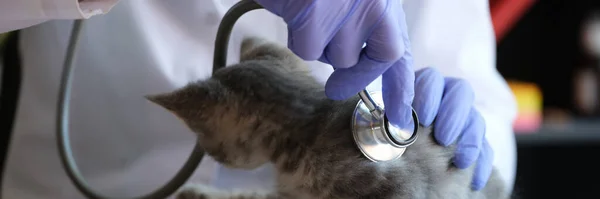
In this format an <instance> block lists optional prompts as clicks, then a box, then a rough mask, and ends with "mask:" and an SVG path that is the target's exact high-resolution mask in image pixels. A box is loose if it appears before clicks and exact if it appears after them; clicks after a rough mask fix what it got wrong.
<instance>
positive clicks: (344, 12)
mask: <svg viewBox="0 0 600 199" xmlns="http://www.w3.org/2000/svg"><path fill="white" fill-rule="evenodd" d="M289 2H291V4H305V2H310V1H289ZM328 3H330V2H328V1H312V2H311V4H312V5H310V6H306V7H307V9H306V10H302V12H301V13H295V14H291V13H290V16H294V17H292V19H289V20H286V23H287V24H288V48H289V49H290V50H291V51H292V52H294V53H295V54H296V55H298V57H300V58H302V59H304V60H308V61H313V60H317V59H319V58H320V57H321V55H322V54H323V52H324V50H325V47H326V46H327V44H328V43H329V42H330V41H331V39H332V36H333V35H334V34H335V33H336V32H338V31H339V29H340V27H341V26H340V25H341V24H343V23H341V24H340V25H332V24H327V23H330V22H332V21H339V22H345V20H344V19H346V18H347V17H348V16H352V15H356V14H355V13H354V12H355V11H356V10H355V6H356V5H357V4H358V3H360V1H340V2H339V3H338V4H337V5H336V9H339V10H336V12H330V11H328V10H327V9H329V7H328V6H327V5H328ZM287 6H290V7H297V6H296V5H294V6H292V5H287ZM317 16H318V17H317ZM283 18H284V19H287V18H289V17H286V16H283Z"/></svg>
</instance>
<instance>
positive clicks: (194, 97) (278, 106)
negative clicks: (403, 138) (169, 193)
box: [147, 37, 508, 199]
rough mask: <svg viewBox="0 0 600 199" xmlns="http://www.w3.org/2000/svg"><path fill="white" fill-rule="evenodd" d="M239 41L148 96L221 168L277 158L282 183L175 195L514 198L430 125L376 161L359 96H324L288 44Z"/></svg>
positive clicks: (200, 188)
mask: <svg viewBox="0 0 600 199" xmlns="http://www.w3.org/2000/svg"><path fill="white" fill-rule="evenodd" d="M241 49H242V56H241V59H240V63H238V64H235V65H231V66H229V67H227V68H223V69H221V70H219V71H217V72H216V73H215V74H214V75H213V76H212V77H211V78H209V79H207V80H201V81H197V82H193V83H189V84H188V85H187V86H185V87H183V88H180V89H177V90H175V91H173V92H169V93H164V94H158V95H152V96H147V98H148V99H149V100H150V101H152V102H154V103H156V104H158V105H160V106H162V107H164V108H165V109H167V110H169V111H170V112H172V113H173V114H174V115H175V116H176V117H178V118H179V119H181V120H183V121H184V123H185V124H186V125H187V126H188V127H189V128H190V129H191V130H192V131H194V132H195V133H197V135H198V136H200V137H201V139H200V140H201V141H200V142H201V143H200V144H201V145H202V146H203V147H204V149H205V150H206V153H207V154H208V155H210V156H212V157H213V158H214V159H215V160H216V161H218V162H219V163H221V164H223V165H224V166H227V167H231V168H238V169H254V168H257V167H259V166H262V165H264V164H266V163H273V164H274V165H275V168H276V169H277V171H276V172H277V179H276V180H277V186H276V187H273V190H241V191H226V190H219V189H215V188H212V187H210V186H207V185H200V184H190V185H187V186H185V187H184V188H182V189H181V190H180V191H179V192H178V194H177V197H178V198H179V199H292V198H293V199H338V198H339V199H393V198H394V199H395V198H399V199H400V198H402V199H404V198H407V199H408V198H410V199H441V198H444V199H503V198H508V194H507V193H505V188H504V187H503V183H502V180H501V179H500V176H499V175H498V173H497V172H496V171H495V170H494V172H493V173H492V175H491V179H490V180H489V182H488V184H487V186H486V187H485V188H484V189H483V190H481V191H472V190H471V188H470V184H471V179H472V174H473V167H474V166H472V167H471V168H467V169H464V170H461V169H457V168H456V167H455V166H454V165H453V164H452V162H451V159H452V156H453V155H454V153H453V151H454V146H450V147H443V146H441V145H438V144H437V143H436V142H435V140H434V139H433V137H432V136H433V134H432V129H431V128H428V127H421V128H420V129H421V130H420V132H419V133H420V138H419V139H418V140H417V142H416V143H415V144H414V145H412V146H410V147H409V148H408V149H407V151H406V152H405V153H404V155H403V156H402V157H401V158H400V159H398V160H395V161H391V162H384V163H375V162H371V161H370V160H368V159H366V158H365V157H363V155H362V154H361V152H360V151H359V149H358V148H357V147H356V145H355V143H354V140H353V137H352V133H351V117H352V112H353V110H354V107H355V105H356V103H357V102H358V100H359V98H358V96H354V97H352V98H350V99H347V100H342V101H334V100H330V99H328V98H327V97H326V96H325V93H324V87H323V85H322V84H320V83H318V82H317V81H316V80H315V79H314V78H313V77H312V76H311V75H310V70H309V68H308V67H307V66H306V65H305V63H304V62H303V61H302V60H301V59H299V58H298V57H297V56H295V55H294V54H293V53H292V52H291V51H290V50H289V49H287V48H285V47H283V46H279V45H277V44H274V43H272V42H269V41H267V40H263V39H261V38H253V37H252V38H247V39H246V40H244V42H243V44H242V48H241ZM257 183H260V182H257Z"/></svg>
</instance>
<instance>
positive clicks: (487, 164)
mask: <svg viewBox="0 0 600 199" xmlns="http://www.w3.org/2000/svg"><path fill="white" fill-rule="evenodd" d="M415 76H416V81H415V92H416V94H415V99H414V103H413V107H414V108H415V111H416V112H417V114H418V116H419V121H420V123H421V124H422V125H424V126H430V125H431V123H432V122H433V120H434V119H435V124H434V129H435V132H434V137H435V139H436V140H437V142H438V143H439V144H441V145H443V146H448V145H450V144H453V143H456V147H457V148H456V152H455V157H454V160H453V162H454V164H455V165H456V166H457V167H458V168H461V169H464V168H467V167H469V166H471V165H472V164H473V163H476V165H475V176H474V177H473V181H472V188H473V189H474V190H480V189H481V188H483V187H484V186H485V184H486V183H487V181H488V179H489V177H490V175H491V173H492V160H493V158H494V154H493V151H492V148H491V147H490V145H489V144H488V143H487V139H485V130H486V129H485V121H484V120H483V118H482V117H481V115H480V114H479V112H477V110H475V108H474V107H473V102H474V94H473V90H472V88H471V86H470V85H469V83H468V82H466V81H464V80H461V79H457V78H450V77H446V78H444V77H443V76H442V75H441V74H440V73H439V72H438V71H437V70H435V69H433V68H425V69H421V70H419V71H417V72H416V75H415Z"/></svg>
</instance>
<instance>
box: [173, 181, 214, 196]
mask: <svg viewBox="0 0 600 199" xmlns="http://www.w3.org/2000/svg"><path fill="white" fill-rule="evenodd" d="M223 196H224V193H223V192H222V191H220V190H218V189H216V188H213V187H210V186H207V185H201V184H188V185H185V186H184V187H182V188H181V189H180V190H179V192H178V193H177V199H220V198H224V197H223Z"/></svg>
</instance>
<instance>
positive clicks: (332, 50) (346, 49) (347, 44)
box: [323, 29, 364, 69]
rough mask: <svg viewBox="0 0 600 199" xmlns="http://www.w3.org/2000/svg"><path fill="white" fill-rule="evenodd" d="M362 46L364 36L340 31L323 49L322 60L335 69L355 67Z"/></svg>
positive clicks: (353, 32) (354, 32)
mask: <svg viewBox="0 0 600 199" xmlns="http://www.w3.org/2000/svg"><path fill="white" fill-rule="evenodd" d="M363 44H364V35H361V34H357V33H356V31H349V30H344V29H342V30H341V31H339V32H338V34H337V35H336V36H335V37H333V39H332V40H331V42H329V44H328V45H327V47H326V48H325V51H324V52H323V56H324V57H323V58H324V59H325V60H327V62H326V63H328V64H331V66H333V67H334V68H336V69H339V68H349V67H352V66H355V65H356V64H357V63H358V60H359V58H360V53H361V52H362V50H363Z"/></svg>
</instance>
